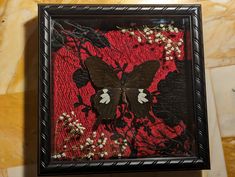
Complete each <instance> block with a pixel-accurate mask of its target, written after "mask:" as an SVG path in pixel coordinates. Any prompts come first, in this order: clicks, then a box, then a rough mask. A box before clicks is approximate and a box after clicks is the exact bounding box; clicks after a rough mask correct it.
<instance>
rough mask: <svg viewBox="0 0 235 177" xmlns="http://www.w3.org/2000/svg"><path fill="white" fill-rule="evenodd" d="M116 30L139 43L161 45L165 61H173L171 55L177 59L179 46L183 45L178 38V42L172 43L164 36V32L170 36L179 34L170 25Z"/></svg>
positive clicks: (179, 50)
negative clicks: (164, 53) (127, 34)
mask: <svg viewBox="0 0 235 177" xmlns="http://www.w3.org/2000/svg"><path fill="white" fill-rule="evenodd" d="M118 28H119V29H120V30H121V32H122V33H129V34H130V36H133V37H135V38H136V39H137V41H138V42H139V43H147V44H154V43H155V44H159V45H162V44H163V45H164V49H165V52H166V57H165V60H173V56H174V55H173V53H175V54H176V56H177V57H178V58H180V57H181V49H180V46H182V44H183V39H182V38H180V39H179V41H172V40H171V39H170V38H169V37H168V36H167V34H166V32H168V33H170V34H176V33H179V29H178V28H177V27H174V26H173V25H172V24H169V25H166V24H160V25H158V26H155V27H148V26H143V28H120V27H118Z"/></svg>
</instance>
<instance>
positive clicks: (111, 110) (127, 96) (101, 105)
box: [85, 57, 159, 119]
mask: <svg viewBox="0 0 235 177" xmlns="http://www.w3.org/2000/svg"><path fill="white" fill-rule="evenodd" d="M85 65H86V67H87V69H88V71H89V75H90V78H91V80H92V82H93V84H94V85H95V86H96V87H97V90H98V91H97V93H96V95H95V98H94V104H95V108H96V109H97V111H98V113H99V115H100V117H101V118H103V119H112V118H114V117H115V114H116V108H117V105H119V104H120V103H124V104H126V105H127V106H128V107H129V108H130V110H131V112H133V113H134V115H135V116H137V117H145V116H147V115H148V113H149V110H150V104H151V94H150V93H149V91H148V90H147V88H148V87H149V86H150V84H151V82H152V81H153V78H154V76H155V74H156V71H157V69H158V68H159V62H158V61H146V62H144V63H143V64H141V65H138V66H136V67H135V68H134V69H133V71H132V72H130V73H127V74H126V73H125V74H126V77H125V79H121V80H120V79H119V78H118V77H117V74H116V73H115V72H114V69H113V68H112V67H111V66H109V65H107V64H106V63H105V62H103V61H102V59H100V58H98V57H89V58H88V59H86V61H85Z"/></svg>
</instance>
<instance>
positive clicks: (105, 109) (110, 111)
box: [94, 88, 121, 119]
mask: <svg viewBox="0 0 235 177" xmlns="http://www.w3.org/2000/svg"><path fill="white" fill-rule="evenodd" d="M120 97H121V89H120V88H119V89H118V88H104V89H102V90H99V91H98V92H97V93H96V95H95V99H94V103H95V107H96V109H97V111H98V113H99V117H100V118H102V119H112V118H114V116H115V113H116V108H117V105H118V103H119V101H120Z"/></svg>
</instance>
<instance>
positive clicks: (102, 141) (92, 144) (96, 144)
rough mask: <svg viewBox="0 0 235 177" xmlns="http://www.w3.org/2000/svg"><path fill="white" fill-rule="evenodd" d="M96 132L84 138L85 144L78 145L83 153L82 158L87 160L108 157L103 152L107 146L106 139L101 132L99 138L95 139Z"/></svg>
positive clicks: (106, 153) (105, 152)
mask: <svg viewBox="0 0 235 177" xmlns="http://www.w3.org/2000/svg"><path fill="white" fill-rule="evenodd" d="M96 137H97V132H95V131H94V132H92V135H91V136H90V137H88V138H86V140H85V142H83V143H81V144H80V150H81V152H83V154H84V155H83V157H84V158H87V159H89V160H92V159H94V158H98V157H99V158H104V157H105V156H107V155H108V152H107V151H106V150H105V146H106V144H107V139H108V138H107V137H105V134H104V133H103V132H102V133H101V134H100V137H99V138H98V139H97V138H96Z"/></svg>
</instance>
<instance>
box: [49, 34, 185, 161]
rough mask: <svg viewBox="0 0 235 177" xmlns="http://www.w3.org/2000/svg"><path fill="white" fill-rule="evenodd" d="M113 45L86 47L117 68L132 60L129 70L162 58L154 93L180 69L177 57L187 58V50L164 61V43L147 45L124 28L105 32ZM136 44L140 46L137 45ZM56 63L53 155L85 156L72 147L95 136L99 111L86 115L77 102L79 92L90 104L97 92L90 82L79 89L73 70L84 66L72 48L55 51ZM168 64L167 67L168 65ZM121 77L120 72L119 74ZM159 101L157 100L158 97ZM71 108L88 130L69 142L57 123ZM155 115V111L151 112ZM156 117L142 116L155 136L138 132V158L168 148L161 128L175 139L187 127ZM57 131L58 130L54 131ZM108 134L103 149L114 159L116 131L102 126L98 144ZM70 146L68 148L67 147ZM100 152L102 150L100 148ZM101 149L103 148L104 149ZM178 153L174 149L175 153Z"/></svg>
mask: <svg viewBox="0 0 235 177" xmlns="http://www.w3.org/2000/svg"><path fill="white" fill-rule="evenodd" d="M136 33H137V32H136ZM163 33H164V35H165V36H169V35H170V33H169V32H163ZM175 34H176V36H175V37H174V38H172V37H169V38H170V39H171V40H172V41H175V42H176V41H179V39H180V38H183V35H184V33H183V32H182V31H180V32H179V33H175ZM105 36H106V37H107V39H108V41H109V43H110V44H111V47H105V48H97V47H94V46H93V45H91V44H90V43H88V42H87V43H86V44H85V46H86V47H87V48H88V50H89V51H90V53H91V54H92V55H96V56H99V57H101V58H102V59H103V61H104V62H106V63H107V64H111V65H112V66H113V67H115V66H116V65H115V61H117V62H118V63H119V64H120V65H121V66H123V65H124V63H128V66H127V68H126V71H127V72H131V71H132V69H133V66H135V65H139V64H141V63H143V62H145V61H147V60H159V61H160V64H161V66H160V69H159V70H158V71H157V73H156V75H155V77H154V80H153V82H152V84H151V86H150V87H149V88H148V90H149V91H150V92H152V91H157V84H158V83H159V81H161V80H163V79H165V77H166V76H167V75H168V74H169V73H170V72H173V71H175V70H176V66H175V62H174V60H183V59H184V53H181V56H180V58H177V57H176V55H175V54H174V53H173V52H172V54H171V55H172V56H174V60H170V61H164V62H163V60H160V59H162V58H163V53H164V50H165V49H164V45H161V44H156V43H153V44H147V43H145V41H143V45H140V44H139V43H138V41H137V39H136V38H135V37H133V36H130V35H129V34H127V33H125V34H123V33H121V32H120V31H109V32H107V33H106V34H105ZM135 45H138V47H136V46H135ZM134 46H135V47H134ZM70 47H74V44H72V43H71V44H70ZM180 48H181V51H184V50H183V48H184V45H182V46H181V47H180ZM86 57H87V54H85V51H82V53H81V58H82V60H83V61H85V59H86ZM52 59H53V60H52V62H53V113H52V115H51V117H52V123H53V125H54V127H55V128H56V129H57V131H58V130H60V131H59V133H57V134H56V135H55V136H53V154H56V153H62V152H65V153H66V158H64V159H73V158H76V157H77V158H82V157H83V156H84V152H82V151H81V150H79V149H77V150H72V147H74V146H76V145H78V146H79V145H81V144H84V143H85V140H86V138H88V137H92V130H91V129H92V125H93V123H94V122H95V120H96V114H95V113H92V112H91V111H90V112H89V115H88V117H85V114H84V113H83V112H82V111H81V110H82V109H83V108H84V107H83V106H79V107H77V108H74V103H75V102H77V95H81V97H82V99H83V101H84V103H85V104H87V105H91V103H90V97H91V96H92V95H94V94H95V93H96V92H95V90H94V88H93V87H92V85H91V83H90V82H89V83H88V84H87V85H86V86H84V87H82V88H80V89H78V88H77V86H76V84H75V83H74V82H73V79H72V75H73V73H74V72H75V71H76V70H77V69H78V68H80V67H81V66H80V64H79V59H78V57H77V56H76V53H74V52H72V51H71V50H68V48H65V47H63V48H61V49H59V50H58V51H57V52H55V53H53V57H52ZM166 66H167V67H166ZM119 77H120V75H119ZM154 101H155V102H157V100H154ZM71 111H74V112H75V115H76V117H74V118H73V119H74V120H78V121H79V122H80V123H81V124H82V125H83V126H84V127H85V128H86V129H85V131H84V132H85V133H84V134H83V135H82V136H81V138H78V139H71V140H69V141H65V139H66V138H67V137H68V132H67V131H66V128H62V129H60V128H61V127H62V123H60V122H59V123H56V122H57V121H58V118H59V116H60V115H61V114H62V113H64V112H65V113H68V114H70V112H71ZM150 113H151V115H152V116H153V117H155V116H154V114H153V113H152V112H150ZM155 119H156V122H155V123H151V122H150V121H149V120H148V119H146V118H145V119H140V120H138V121H145V124H146V125H147V126H149V127H151V132H152V135H153V136H152V135H151V136H148V134H147V133H146V132H145V131H144V130H143V129H144V127H141V128H140V129H139V131H138V133H137V135H136V139H137V140H136V142H135V145H136V146H137V147H138V148H139V152H138V154H137V156H138V157H143V156H158V155H159V154H158V153H156V150H153V149H152V147H154V146H155V145H156V144H158V145H160V146H163V147H164V142H165V141H167V140H166V138H164V137H163V136H162V135H161V134H160V133H159V131H158V130H160V131H161V132H162V133H164V134H165V135H167V136H168V137H169V138H175V137H177V136H179V135H180V134H181V132H182V131H183V130H184V128H185V127H186V126H185V125H184V124H183V122H181V123H180V124H179V125H177V126H175V127H173V128H171V127H168V126H167V125H165V124H164V122H162V121H161V119H157V118H156V117H155ZM125 121H126V122H127V123H128V126H131V121H132V120H131V119H127V118H125ZM126 130H127V128H124V129H118V131H119V133H121V134H124V132H126ZM52 131H53V133H54V131H55V129H53V130H52ZM102 132H103V133H104V134H105V137H107V144H106V145H105V147H104V148H103V149H105V151H107V152H108V155H107V156H105V158H110V157H111V156H116V155H117V154H115V153H118V149H119V145H115V143H114V141H113V140H111V139H110V136H111V135H112V133H110V132H108V131H106V130H105V127H104V125H100V126H99V127H98V130H97V136H96V138H94V141H95V142H94V144H97V141H98V138H99V137H100V136H101V135H100V134H101V133H102ZM132 136H133V133H132V132H130V131H129V132H128V133H127V136H126V138H127V141H130V140H131V137H132ZM64 145H66V148H64ZM98 151H99V150H98ZM100 151H101V150H100ZM130 151H131V150H130V148H129V147H127V149H125V151H124V152H123V154H122V156H123V157H129V155H130V153H131V152H130ZM172 153H174V152H172ZM94 159H99V156H95V157H94Z"/></svg>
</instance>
